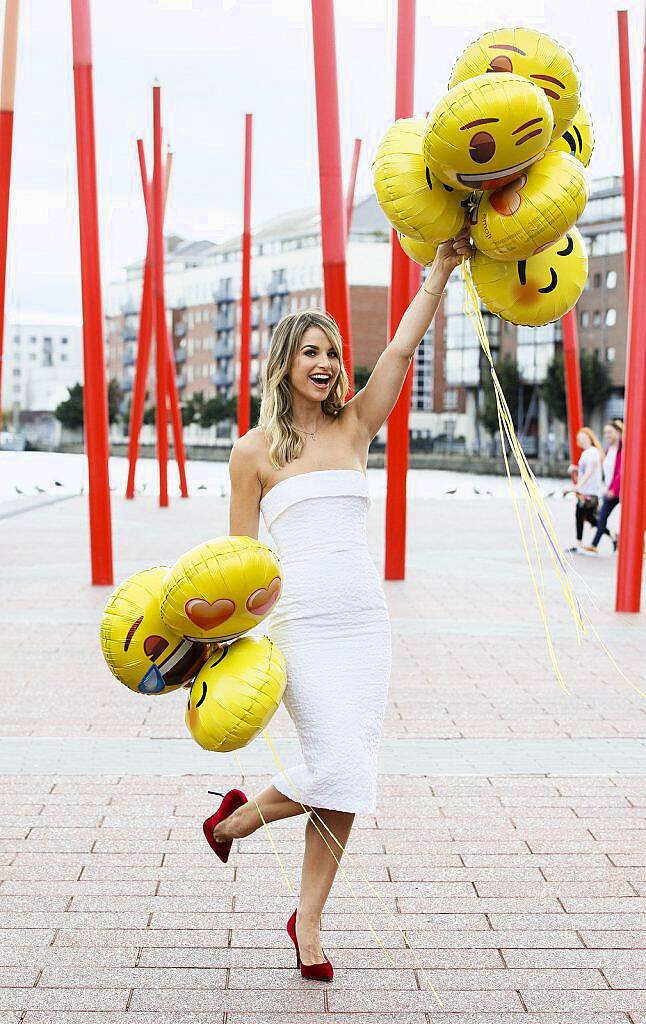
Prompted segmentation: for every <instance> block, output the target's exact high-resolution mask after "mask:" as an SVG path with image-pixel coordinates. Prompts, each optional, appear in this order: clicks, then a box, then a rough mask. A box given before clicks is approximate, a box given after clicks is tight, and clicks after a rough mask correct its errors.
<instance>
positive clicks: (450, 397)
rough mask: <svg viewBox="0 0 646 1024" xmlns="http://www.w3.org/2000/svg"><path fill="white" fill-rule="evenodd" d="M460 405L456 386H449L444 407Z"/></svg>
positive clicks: (454, 407) (452, 407)
mask: <svg viewBox="0 0 646 1024" xmlns="http://www.w3.org/2000/svg"><path fill="white" fill-rule="evenodd" d="M457 407H458V393H457V390H456V389H455V388H447V390H446V391H445V392H444V408H445V409H449V410H450V409H457Z"/></svg>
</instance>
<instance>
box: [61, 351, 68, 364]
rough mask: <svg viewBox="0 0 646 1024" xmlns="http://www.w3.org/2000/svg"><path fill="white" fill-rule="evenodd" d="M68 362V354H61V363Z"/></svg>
mask: <svg viewBox="0 0 646 1024" xmlns="http://www.w3.org/2000/svg"><path fill="white" fill-rule="evenodd" d="M67 360H68V355H67V352H61V363H66V362H67Z"/></svg>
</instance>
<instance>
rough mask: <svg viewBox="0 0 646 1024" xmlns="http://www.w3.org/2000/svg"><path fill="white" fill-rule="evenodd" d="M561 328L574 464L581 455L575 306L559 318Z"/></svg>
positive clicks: (571, 455) (579, 385)
mask: <svg viewBox="0 0 646 1024" xmlns="http://www.w3.org/2000/svg"><path fill="white" fill-rule="evenodd" d="M561 327H562V328H563V368H564V372H565V402H566V406H567V424H568V437H569V441H570V461H571V462H573V463H576V462H578V461H579V456H580V455H581V449H580V448H579V446H578V444H577V443H576V435H577V434H578V433H579V431H580V429H581V427H582V426H583V398H582V394H581V362H580V358H579V332H578V330H577V323H576V306H575V307H574V309H571V310H570V311H569V313H566V314H565V316H564V317H562V318H561Z"/></svg>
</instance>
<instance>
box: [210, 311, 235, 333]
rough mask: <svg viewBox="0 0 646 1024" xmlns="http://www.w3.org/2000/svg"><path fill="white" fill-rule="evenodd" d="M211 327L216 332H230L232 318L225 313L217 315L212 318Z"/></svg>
mask: <svg viewBox="0 0 646 1024" xmlns="http://www.w3.org/2000/svg"><path fill="white" fill-rule="evenodd" d="M213 326H214V328H215V330H216V331H231V330H233V317H232V316H229V315H228V314H227V313H218V315H217V316H215V317H213Z"/></svg>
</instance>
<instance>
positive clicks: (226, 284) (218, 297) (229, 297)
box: [213, 281, 235, 302]
mask: <svg viewBox="0 0 646 1024" xmlns="http://www.w3.org/2000/svg"><path fill="white" fill-rule="evenodd" d="M213 299H214V301H215V302H235V296H234V294H233V289H232V287H231V282H230V281H220V283H219V284H218V286H217V288H215V289H214V291H213Z"/></svg>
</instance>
